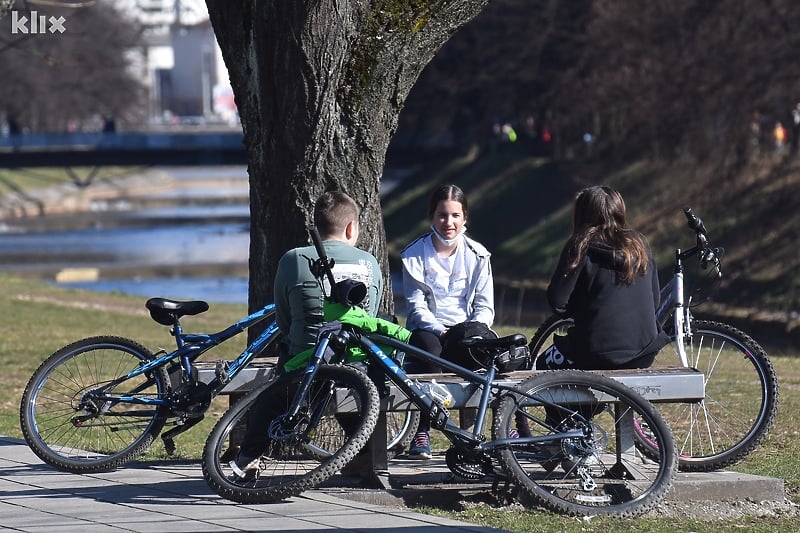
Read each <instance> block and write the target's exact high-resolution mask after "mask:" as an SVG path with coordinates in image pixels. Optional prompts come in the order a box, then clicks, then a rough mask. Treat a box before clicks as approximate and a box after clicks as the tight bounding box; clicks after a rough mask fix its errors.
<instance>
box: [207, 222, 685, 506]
mask: <svg viewBox="0 0 800 533" xmlns="http://www.w3.org/2000/svg"><path fill="white" fill-rule="evenodd" d="M312 235H314V232H312ZM314 241H315V243H317V246H318V252H319V254H320V259H318V260H317V261H318V263H317V267H315V270H317V272H319V271H322V270H324V269H325V268H326V265H328V267H327V269H328V271H329V263H328V262H327V259H326V258H325V256H324V249H322V247H321V243H319V239H318V236H315V238H314ZM319 276H320V274H318V277H319ZM326 305H330V302H326ZM346 317H347V315H344V317H343V318H341V319H340V320H339V321H335V322H332V323H330V324H327V325H325V326H324V327H323V328H322V331H321V332H320V335H319V337H318V341H317V344H316V347H315V349H314V352H313V355H312V356H311V357H310V359H309V360H308V363H307V365H306V366H305V368H304V369H302V370H300V371H297V372H294V373H287V374H284V375H283V376H282V377H279V378H276V379H275V380H274V381H272V382H270V383H268V384H265V385H263V386H262V387H260V388H258V389H256V390H253V391H252V392H250V393H249V394H248V395H247V396H245V397H244V398H242V399H241V400H240V401H239V402H237V403H236V404H234V405H233V406H232V407H231V409H230V410H229V411H228V412H227V413H225V415H224V416H223V417H222V418H221V419H220V421H219V422H218V423H217V425H216V426H215V427H214V429H213V430H212V432H211V434H210V435H209V438H208V441H207V442H206V446H205V449H204V451H203V475H204V477H205V479H206V481H207V482H208V484H209V486H210V487H211V488H212V489H213V490H214V491H215V492H216V493H217V494H219V495H220V496H222V497H224V498H227V499H230V500H233V501H236V502H241V503H250V504H252V503H265V502H273V501H277V500H281V499H284V498H288V497H290V496H293V495H297V494H299V493H301V492H302V491H304V490H306V489H309V488H311V487H314V486H316V485H319V484H320V483H322V482H323V481H325V480H327V479H329V478H330V477H332V476H333V475H334V474H336V473H337V472H338V471H339V470H340V469H341V468H342V467H344V466H345V465H346V464H347V463H348V462H350V461H351V460H352V459H353V457H355V455H356V454H357V452H358V451H359V450H360V449H361V448H362V447H363V446H364V444H365V443H366V442H367V440H368V439H369V436H370V434H371V433H372V431H373V429H374V427H375V424H376V420H377V416H378V409H379V393H378V390H377V388H376V385H375V381H373V380H371V379H370V378H369V377H368V375H367V373H365V372H364V371H363V370H361V369H360V368H358V366H360V365H364V364H366V365H368V366H369V367H373V368H371V369H370V370H371V371H370V375H375V372H374V370H375V368H378V369H380V370H381V372H379V373H378V374H382V376H381V377H380V379H378V380H377V383H378V385H380V386H381V388H382V387H383V384H384V379H388V381H390V382H391V383H392V384H393V385H394V386H396V387H397V388H398V389H400V390H402V391H403V393H404V394H405V395H406V396H407V397H408V399H409V400H410V401H411V402H412V403H413V404H414V405H415V406H416V407H417V408H418V409H420V410H423V411H425V412H427V413H428V414H430V418H431V421H432V426H433V427H434V428H436V429H438V430H440V431H441V432H442V433H443V434H444V435H445V436H446V437H447V439H448V440H449V441H450V443H451V447H450V448H449V449H448V450H447V452H446V454H445V459H446V462H447V465H448V467H449V468H450V470H451V471H452V472H454V473H455V474H457V475H458V476H461V477H463V478H466V479H477V478H482V477H484V476H491V477H493V478H495V479H496V480H498V481H505V482H507V483H509V484H513V485H514V486H515V487H518V488H519V494H520V495H522V496H523V497H521V498H520V499H521V501H523V502H525V503H526V504H530V503H533V504H538V505H541V506H544V507H546V508H548V509H552V510H555V511H558V512H562V513H568V514H573V515H611V516H634V515H637V514H640V513H642V512H645V511H647V510H648V509H650V508H651V507H653V506H654V505H656V504H657V503H658V502H659V501H660V500H661V499H662V497H663V496H664V495H665V494H666V493H667V491H668V490H669V488H670V486H671V484H672V480H673V477H674V474H675V472H676V470H677V455H676V452H675V448H674V442H673V440H672V435H671V433H670V431H669V429H668V428H667V426H666V424H665V423H664V420H663V419H662V417H661V416H660V415H659V413H658V411H656V410H655V408H654V407H653V406H652V405H651V404H650V403H649V402H648V401H647V400H645V399H644V398H642V397H641V396H640V395H639V394H638V393H636V392H634V391H633V390H631V389H630V388H628V387H626V386H624V385H622V384H621V383H619V382H618V381H614V380H612V379H610V378H607V377H604V376H601V375H598V374H593V373H590V372H576V371H563V372H547V373H542V374H540V375H537V376H535V377H532V378H530V379H528V380H526V381H524V382H523V383H521V384H519V385H517V386H514V385H513V383H510V382H509V381H508V380H506V379H500V378H499V376H498V371H499V370H500V366H501V365H500V361H506V360H515V359H519V358H525V357H527V356H528V353H527V352H528V349H527V346H526V344H527V339H526V338H525V336H524V335H521V334H515V335H510V336H507V337H502V338H499V339H491V340H483V339H469V340H467V341H466V343H467V346H468V347H469V349H470V351H471V353H472V354H473V356H474V357H476V358H477V360H479V361H480V362H481V363H482V365H483V368H482V369H480V370H478V371H472V370H469V369H467V368H464V367H461V366H458V365H456V364H454V363H452V362H450V361H447V360H444V359H441V358H439V357H437V356H435V355H433V354H430V353H428V352H425V351H422V350H420V349H418V348H416V347H414V346H411V345H409V344H407V343H405V342H402V341H400V340H398V339H397V338H394V337H392V336H388V335H386V334H385V333H382V332H381V328H380V324H381V322H380V321H377V322H376V323H377V324H378V327H377V332H376V331H367V330H365V329H364V327H359V326H356V325H354V324H353V323H350V322H349V321H348V319H347V318H346ZM353 349H356V350H355V351H354V350H353ZM401 352H402V353H404V354H406V355H407V356H413V357H418V358H420V359H423V360H427V361H430V362H431V363H433V364H435V365H437V366H441V367H442V368H444V369H445V371H448V372H452V373H454V374H455V375H457V376H459V377H460V378H462V379H463V380H465V381H467V382H469V383H470V384H472V385H473V388H474V393H475V394H476V395H479V398H480V400H479V402H478V408H477V416H476V418H475V420H476V422H475V425H474V427H473V429H472V430H465V429H462V428H460V427H458V426H457V425H456V424H455V423H454V422H453V421H452V420H451V419H450V413H449V411H448V409H447V407H445V406H444V405H443V404H442V403H440V401H439V400H437V399H436V398H435V395H433V394H431V393H430V392H429V390H427V389H426V387H425V385H424V384H420V383H419V382H417V381H415V380H412V379H411V378H409V377H408V375H407V374H406V373H405V372H404V371H403V369H402V368H401V365H400V364H398V361H397V359H396V358H397V354H398V353H401ZM354 353H357V354H360V355H361V358H362V359H363V360H362V361H361V362H358V363H354V364H347V361H348V360H349V359H348V357H349V356H352V355H353V354H354ZM354 365H355V366H354ZM270 389H271V390H272V392H271V393H270V392H269V391H270ZM265 391H267V392H266V394H271V396H270V402H271V404H270V405H273V409H274V411H275V412H276V413H280V414H277V415H276V416H274V417H273V419H272V420H269V421H267V420H262V421H260V422H259V423H261V424H263V425H264V428H265V429H264V431H265V432H266V436H267V437H268V443H269V444H268V446H267V449H266V450H265V452H264V453H263V455H262V456H261V457H260V459H258V461H257V463H258V466H257V468H254V469H253V470H249V469H248V475H245V476H239V475H237V474H236V473H235V472H234V470H233V468H232V466H231V464H229V461H230V458H231V452H230V448H231V446H235V445H236V442H235V441H236V438H235V436H236V435H237V434H238V433H240V432H241V431H242V428H243V427H244V426H245V424H247V423H248V414H249V412H250V410H251V409H252V408H253V406H254V405H255V404H256V398H258V397H259V396H260V395H261V394H262V393H265ZM490 411H491V414H492V417H491V428H490V433H491V438H490V439H488V440H487V436H486V435H484V429H488V425H487V424H486V420H487V418H488V414H489V413H490ZM633 419H636V420H639V421H641V422H642V423H644V424H647V427H648V428H649V432H650V433H649V435H650V436H651V437H652V438H653V439H654V442H655V443H656V446H655V448H654V451H655V452H656V455H657V457H656V460H650V459H649V458H646V457H644V456H643V455H642V454H641V453H640V452H639V451H638V450H637V449H636V447H635V446H634V445H633V442H632V440H631V433H632V431H625V430H624V429H622V428H629V427H630V422H631V421H632V420H633ZM249 423H253V422H252V421H249Z"/></svg>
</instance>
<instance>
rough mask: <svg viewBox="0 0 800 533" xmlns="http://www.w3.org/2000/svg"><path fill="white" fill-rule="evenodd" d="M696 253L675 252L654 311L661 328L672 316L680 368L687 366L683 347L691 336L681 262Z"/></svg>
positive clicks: (687, 362) (687, 360)
mask: <svg viewBox="0 0 800 533" xmlns="http://www.w3.org/2000/svg"><path fill="white" fill-rule="evenodd" d="M696 253H697V247H695V248H692V249H691V250H688V251H686V252H681V250H680V249H678V250H676V251H675V268H674V270H673V275H672V278H670V280H669V282H667V284H666V285H664V286H663V287H662V288H661V293H660V300H661V301H660V304H659V306H658V310H657V311H656V320H657V321H658V323H659V324H661V326H662V327H663V326H664V325H665V324H666V323H667V320H668V319H669V317H670V314H672V317H673V321H674V327H675V345H676V347H677V350H678V357H679V358H680V360H681V365H682V366H689V359H688V357H687V356H686V348H685V347H684V345H683V340H684V338H685V337H687V336H690V335H691V331H689V328H691V323H692V321H691V311H690V309H689V305H688V304H687V303H686V302H684V296H683V260H684V259H685V258H687V257H690V256H692V255H694V254H696Z"/></svg>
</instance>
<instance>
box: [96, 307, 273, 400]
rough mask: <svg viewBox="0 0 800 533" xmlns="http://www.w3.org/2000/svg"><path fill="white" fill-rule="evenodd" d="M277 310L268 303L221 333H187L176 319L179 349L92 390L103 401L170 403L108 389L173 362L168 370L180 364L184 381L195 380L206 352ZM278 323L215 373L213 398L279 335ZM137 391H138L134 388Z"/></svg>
mask: <svg viewBox="0 0 800 533" xmlns="http://www.w3.org/2000/svg"><path fill="white" fill-rule="evenodd" d="M274 313H275V304H268V305H266V306H264V307H263V308H261V309H259V310H258V311H256V312H255V313H252V314H250V315H248V316H246V317H244V318H242V319H241V320H239V321H237V322H236V323H235V324H233V325H231V326H229V327H227V328H226V329H224V330H222V331H219V332H217V333H210V334H204V333H184V332H183V329H182V327H181V325H180V323H179V322H176V323H175V325H174V326H173V328H172V330H171V331H170V332H171V333H172V335H173V336H174V337H175V342H176V345H177V349H176V350H175V351H172V352H170V353H165V354H163V355H161V356H159V357H156V358H155V359H153V360H152V361H150V362H148V363H145V364H143V365H140V366H139V367H138V368H136V369H134V370H132V371H131V372H129V373H128V374H126V375H124V376H121V377H119V378H117V379H115V380H113V381H111V382H109V383H107V384H106V385H104V386H103V387H100V388H98V389H94V390H93V391H91V392H92V393H93V394H95V395H97V398H98V399H99V400H102V401H113V402H116V403H131V404H144V405H156V406H161V405H169V404H170V401H171V400H170V399H169V398H137V397H133V396H127V395H119V394H114V393H109V392H107V391H108V390H109V389H112V388H113V387H115V386H117V385H119V384H120V383H123V382H125V381H127V380H129V379H131V378H134V377H136V376H139V375H142V374H145V373H146V372H149V371H151V370H153V369H154V368H159V367H161V366H166V365H170V366H169V367H168V368H167V371H168V372H169V373H170V374H172V372H173V371H175V370H177V369H178V368H179V367H180V369H181V380H182V381H188V380H191V379H193V377H192V374H193V369H194V361H195V360H196V359H197V358H198V357H200V356H201V355H202V354H204V353H205V352H207V351H208V350H210V349H211V348H214V347H215V346H218V345H220V344H222V343H223V342H225V341H227V340H228V339H231V338H232V337H235V336H236V335H238V334H240V333H242V332H243V331H245V330H246V329H247V328H249V327H251V326H253V325H255V324H258V323H259V322H262V321H263V320H265V319H267V318H269V317H271V316H272V315H273V314H274ZM278 333H279V330H278V325H277V323H276V322H275V321H273V322H272V323H271V324H269V325H268V326H267V327H266V329H265V330H264V331H263V332H262V333H261V334H260V335H259V336H258V338H256V339H255V340H254V341H253V342H252V343H250V344H249V345H248V346H247V347H246V348H245V350H244V351H243V352H242V353H241V354H240V355H239V356H238V357H236V358H235V359H233V360H231V361H228V362H226V363H225V365H224V368H222V369H221V370H220V371H218V372H216V373H215V376H214V378H212V380H211V381H210V382H209V383H208V384H207V386H208V388H209V389H210V390H211V394H212V397H213V396H216V395H217V394H218V393H219V392H220V391H221V390H222V389H223V388H224V387H225V385H227V384H228V382H229V381H230V380H231V379H233V378H234V377H235V376H236V375H237V374H238V373H239V372H241V371H242V369H244V368H245V367H246V366H247V365H248V364H249V363H250V361H252V360H253V358H254V357H255V356H256V354H258V353H260V352H261V351H262V350H263V349H264V348H265V347H266V346H267V345H268V344H269V343H270V342H272V341H273V339H274V338H275V337H276V336H277V335H278ZM134 392H135V391H134Z"/></svg>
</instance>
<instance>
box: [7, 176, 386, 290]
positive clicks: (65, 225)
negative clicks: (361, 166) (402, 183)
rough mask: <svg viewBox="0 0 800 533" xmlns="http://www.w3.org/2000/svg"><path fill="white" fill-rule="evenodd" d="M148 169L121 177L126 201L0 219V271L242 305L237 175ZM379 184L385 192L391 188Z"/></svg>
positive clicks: (243, 257)
mask: <svg viewBox="0 0 800 533" xmlns="http://www.w3.org/2000/svg"><path fill="white" fill-rule="evenodd" d="M154 171H157V172H160V174H159V176H161V178H158V179H155V178H151V177H147V172H145V174H144V176H136V175H134V176H130V177H126V178H125V180H140V181H142V180H144V181H143V182H144V183H145V186H144V187H138V188H137V189H136V190H137V192H136V193H135V194H133V193H131V194H126V196H125V201H118V202H117V203H114V201H109V200H103V201H101V202H97V203H96V205H95V204H93V207H92V209H90V210H89V211H88V212H82V213H76V214H73V215H47V217H48V218H47V219H45V220H42V218H43V217H38V218H35V219H34V218H32V219H29V220H28V221H27V224H26V221H25V220H22V221H14V222H7V223H5V224H3V223H2V221H0V271H5V272H9V273H12V274H16V275H22V276H25V277H34V278H38V279H42V280H46V281H48V282H51V283H55V284H58V285H61V286H64V287H75V288H82V289H88V290H93V291H101V292H120V293H124V294H131V295H138V296H142V297H151V296H161V297H169V298H177V299H187V300H188V299H201V300H207V301H210V302H218V303H236V304H246V303H247V298H248V296H247V289H248V282H247V264H248V257H249V243H250V235H249V214H250V211H249V202H248V197H247V195H248V176H247V171H246V169H245V168H240V167H186V168H174V167H165V168H161V169H154ZM165 175H166V176H168V178H167V179H166V181H167V182H168V183H169V186H167V187H164V182H165V180H164V179H163V176H165ZM148 180H150V181H148ZM384 181H385V183H384V184H383V187H384V189H385V190H384V191H383V192H384V193H385V192H386V190H388V189H389V188H390V187H392V186H394V185H395V184H396V181H395V180H392V179H387V180H384ZM151 182H152V187H149V185H148V184H150V183H151ZM128 183H130V181H128ZM90 187H92V185H90ZM399 281H400V280H399V279H396V280H394V283H395V284H396V285H395V287H399Z"/></svg>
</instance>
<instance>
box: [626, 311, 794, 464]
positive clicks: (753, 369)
mask: <svg viewBox="0 0 800 533" xmlns="http://www.w3.org/2000/svg"><path fill="white" fill-rule="evenodd" d="M685 344H686V346H685V348H686V355H687V357H688V363H689V366H691V367H692V368H696V369H697V370H700V371H701V372H703V374H704V375H705V379H706V384H705V385H706V395H705V399H704V400H703V401H701V402H699V403H664V404H659V406H658V409H659V411H660V412H661V414H662V415H663V416H664V419H665V420H666V421H667V424H669V426H670V428H671V429H672V433H673V435H674V436H675V442H676V444H677V446H678V454H679V467H680V469H681V470H683V471H687V472H706V471H711V470H718V469H721V468H724V467H726V466H730V465H732V464H734V463H736V462H738V461H740V460H742V459H743V458H744V457H745V456H747V455H748V454H749V453H750V452H752V451H753V450H754V449H755V448H756V447H757V446H758V445H759V444H760V443H761V442H762V441H763V440H764V438H765V437H766V436H767V433H768V432H769V429H770V427H771V426H772V424H773V422H774V421H775V416H776V414H777V412H778V402H779V398H778V377H777V375H776V374H775V368H774V367H773V366H772V362H771V361H770V360H769V357H768V356H767V353H766V352H765V351H764V349H763V348H762V347H761V346H760V345H759V344H758V343H757V342H756V341H755V340H753V339H752V338H751V337H750V336H749V335H747V334H746V333H744V332H742V331H740V330H738V329H736V328H734V327H732V326H729V325H727V324H723V323H721V322H711V321H707V320H692V337H691V338H690V339H687V341H686V343H685ZM674 349H675V345H674V343H673V344H672V350H670V352H671V353H670V354H669V355H671V354H672V353H675V354H676V355H675V357H677V352H676V351H674V352H673V350H674ZM663 356H664V355H663V353H662V354H660V355H659V358H661V357H663ZM672 360H673V361H674V360H676V359H672ZM647 429H648V428H647V427H646V426H642V427H640V428H639V429H638V432H639V437H640V438H639V444H640V445H641V447H642V451H643V452H644V453H647V454H649V455H652V454H653V453H654V445H653V443H652V442H651V441H650V439H649V435H648V431H647Z"/></svg>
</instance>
